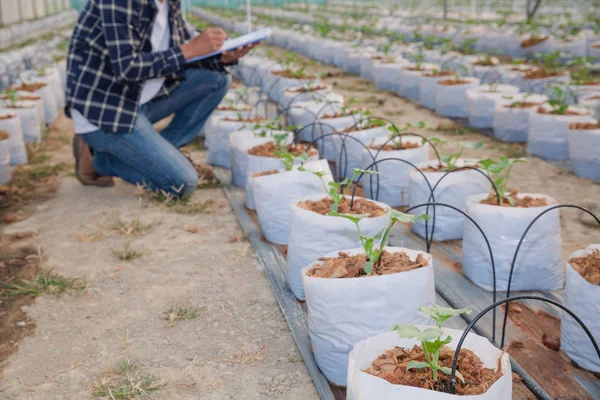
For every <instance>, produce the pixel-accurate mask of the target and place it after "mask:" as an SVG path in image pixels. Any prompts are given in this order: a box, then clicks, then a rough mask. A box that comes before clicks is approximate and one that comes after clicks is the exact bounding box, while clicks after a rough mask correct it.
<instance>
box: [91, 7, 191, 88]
mask: <svg viewBox="0 0 600 400" xmlns="http://www.w3.org/2000/svg"><path fill="white" fill-rule="evenodd" d="M138 6H139V4H137V1H136V0H125V1H123V0H99V1H98V7H99V10H100V19H101V22H102V29H103V31H104V40H105V43H106V47H107V50H108V56H109V58H110V62H111V65H112V67H113V70H114V72H115V75H116V77H117V79H119V80H121V81H124V82H140V81H142V82H143V81H146V80H148V79H154V78H162V77H166V76H167V75H170V74H172V73H174V72H177V71H178V70H180V69H182V68H183V67H184V66H185V58H184V57H183V53H182V52H181V48H180V47H173V48H170V49H169V50H166V51H161V52H156V53H152V52H144V51H142V41H141V38H140V36H139V33H138V29H137V28H136V27H137V26H139V24H140V21H139V16H138V14H137V11H136V10H135V8H138Z"/></svg>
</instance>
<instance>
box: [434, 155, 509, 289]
mask: <svg viewBox="0 0 600 400" xmlns="http://www.w3.org/2000/svg"><path fill="white" fill-rule="evenodd" d="M440 166H441V163H440ZM466 170H474V171H477V172H479V173H480V174H482V175H483V176H485V178H486V179H487V180H488V181H489V182H490V184H491V185H492V188H493V189H494V192H496V198H497V199H498V206H500V195H499V193H498V188H496V185H495V184H494V181H492V179H491V178H490V177H489V176H488V175H487V174H486V173H485V172H483V171H482V170H480V169H479V168H474V167H470V166H464V167H458V168H454V169H453V170H451V171H448V172H446V173H445V174H444V175H443V176H442V177H441V178H440V179H439V180H438V181H437V182H436V184H435V185H434V186H433V189H432V190H431V194H430V196H429V200H428V201H433V193H434V192H435V189H437V187H438V185H439V184H440V182H442V181H443V180H444V179H445V178H446V177H447V176H448V175H450V174H451V173H454V172H460V171H466ZM433 209H434V215H435V206H434V207H433ZM425 213H426V214H429V206H427V208H426V209H425ZM435 221H436V219H435V218H433V221H431V236H429V221H425V236H427V237H428V240H427V241H428V243H432V242H433V234H434V232H435ZM494 275H495V274H494ZM495 292H496V277H495V276H494V293H495ZM494 297H495V295H494Z"/></svg>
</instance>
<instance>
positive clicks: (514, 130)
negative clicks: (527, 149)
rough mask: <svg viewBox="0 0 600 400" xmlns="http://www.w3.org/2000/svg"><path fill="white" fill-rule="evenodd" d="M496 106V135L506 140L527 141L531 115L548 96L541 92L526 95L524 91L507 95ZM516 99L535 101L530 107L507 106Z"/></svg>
mask: <svg viewBox="0 0 600 400" xmlns="http://www.w3.org/2000/svg"><path fill="white" fill-rule="evenodd" d="M506 97H510V98H506V99H501V100H500V101H498V102H497V103H496V106H495V107H494V120H493V122H492V125H493V128H494V137H495V138H497V139H500V140H503V141H505V142H527V136H528V134H529V116H530V115H531V113H533V112H536V111H537V109H538V107H539V105H541V104H543V103H545V102H546V101H548V97H546V96H543V95H541V94H533V95H528V96H526V95H525V94H523V93H517V94H514V95H510V96H506ZM516 101H521V102H522V101H526V102H528V103H535V104H536V105H533V106H531V107H528V108H519V107H507V106H509V105H510V104H512V103H514V102H516Z"/></svg>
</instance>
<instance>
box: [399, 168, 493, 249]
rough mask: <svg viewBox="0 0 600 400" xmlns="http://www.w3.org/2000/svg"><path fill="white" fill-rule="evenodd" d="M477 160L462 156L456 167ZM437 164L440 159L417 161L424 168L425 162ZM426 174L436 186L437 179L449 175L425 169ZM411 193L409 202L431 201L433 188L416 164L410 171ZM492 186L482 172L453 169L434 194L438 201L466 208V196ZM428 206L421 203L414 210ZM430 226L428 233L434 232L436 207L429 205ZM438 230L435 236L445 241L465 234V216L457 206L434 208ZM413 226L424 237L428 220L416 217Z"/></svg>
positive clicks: (420, 212)
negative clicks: (462, 158) (464, 158)
mask: <svg viewBox="0 0 600 400" xmlns="http://www.w3.org/2000/svg"><path fill="white" fill-rule="evenodd" d="M470 164H477V161H476V160H459V161H458V162H457V163H456V166H457V167H462V166H464V165H470ZM436 165H438V161H437V160H431V161H427V162H424V163H421V164H417V167H420V168H423V167H426V166H436ZM424 174H425V177H426V178H427V180H428V181H429V183H430V184H431V188H433V187H434V186H435V185H436V183H437V182H438V181H439V180H440V179H441V178H442V177H443V176H444V175H446V172H424ZM409 180H410V183H409V196H410V205H411V206H416V205H418V204H424V203H432V202H433V201H432V200H430V198H429V196H430V194H431V191H430V190H429V186H428V185H427V182H426V181H425V179H424V178H423V176H422V175H421V174H420V173H419V172H418V171H416V170H415V169H414V168H411V169H410V172H409ZM491 189H492V185H491V184H490V182H489V181H488V180H487V179H486V177H485V176H483V175H482V174H481V173H479V172H477V171H472V170H468V169H467V170H461V171H457V172H451V173H449V174H448V176H446V177H445V178H444V180H443V181H442V182H441V183H440V184H439V185H438V187H437V188H436V189H435V192H434V196H435V202H436V203H444V204H448V205H451V206H454V207H456V208H458V209H459V210H462V211H466V210H467V198H468V197H469V196H471V195H474V194H478V193H482V192H488V191H489V190H491ZM426 210H427V207H426V206H424V207H419V208H417V209H415V210H414V211H411V213H413V214H424V213H425V212H426ZM428 214H429V216H430V217H431V220H429V221H428V222H429V230H428V231H427V232H428V235H431V228H432V226H433V224H432V222H433V207H432V206H430V207H429V212H428ZM435 218H436V219H435V230H434V233H433V240H436V241H444V240H456V239H461V238H462V236H463V225H464V222H465V216H464V215H462V214H461V213H459V212H458V211H456V210H453V209H451V208H448V207H442V206H438V207H436V208H435ZM412 230H413V232H415V233H416V234H417V235H419V236H421V237H423V238H424V237H425V221H417V222H416V223H414V224H412Z"/></svg>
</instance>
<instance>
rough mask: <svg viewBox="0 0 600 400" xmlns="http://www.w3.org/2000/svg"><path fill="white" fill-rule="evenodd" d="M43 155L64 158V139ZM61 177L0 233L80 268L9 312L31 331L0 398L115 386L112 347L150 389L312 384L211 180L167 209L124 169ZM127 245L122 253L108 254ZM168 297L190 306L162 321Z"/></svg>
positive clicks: (311, 393) (216, 391)
mask: <svg viewBox="0 0 600 400" xmlns="http://www.w3.org/2000/svg"><path fill="white" fill-rule="evenodd" d="M66 126H68V125H66ZM194 155H195V156H196V157H198V156H201V154H200V153H199V152H196V153H195V154H194ZM54 158H55V159H69V158H70V155H69V149H68V148H67V147H63V148H62V149H61V150H60V152H58V153H57V154H56V155H55V156H54ZM60 181H61V182H60V183H61V186H60V190H59V191H58V193H57V195H56V197H55V198H54V199H52V200H49V201H47V202H45V203H42V204H40V205H39V206H37V210H36V212H35V214H34V215H33V216H31V217H29V218H28V219H25V220H23V221H21V222H17V223H14V224H11V225H8V226H6V227H5V230H4V234H5V235H11V234H14V233H17V232H36V235H35V236H34V237H32V238H30V239H23V240H21V241H20V242H19V245H21V246H24V245H27V244H32V245H34V246H40V248H42V249H43V251H44V253H45V256H46V259H47V261H46V262H45V264H46V265H47V266H50V267H53V268H54V271H55V272H57V273H59V274H61V275H64V276H66V277H70V278H72V277H82V278H84V279H85V280H86V281H87V289H86V290H85V291H83V292H82V293H81V294H67V295H63V296H62V297H55V296H43V297H38V298H37V299H36V300H35V302H34V304H32V305H31V306H29V307H26V308H25V311H26V313H27V316H28V320H26V321H20V322H21V323H22V322H25V324H26V327H29V326H31V325H32V324H35V331H34V333H33V335H32V336H28V337H26V338H25V339H24V340H23V341H22V342H21V343H20V345H19V347H18V350H17V351H16V352H15V353H14V354H12V356H10V357H9V358H8V360H6V361H5V362H4V363H3V364H1V365H0V369H2V370H3V375H4V376H3V378H2V380H1V381H0V398H2V399H7V400H8V399H32V400H33V399H40V400H42V399H43V400H50V399H77V400H79V399H87V398H94V397H93V393H95V394H102V393H103V392H104V394H105V396H104V398H109V399H110V398H111V397H110V393H108V390H106V388H110V387H112V388H113V389H112V390H111V392H113V395H115V394H116V391H115V387H119V385H121V382H120V381H121V380H122V379H123V378H124V377H125V375H126V374H125V373H124V372H123V371H119V368H120V367H122V366H123V362H124V360H130V361H131V363H132V365H133V367H134V368H139V374H138V375H136V374H135V373H133V374H130V378H131V379H130V380H131V381H133V382H138V383H140V384H141V385H142V386H143V385H146V386H145V387H146V388H147V389H148V392H153V391H154V389H158V390H157V391H156V392H155V393H152V394H153V395H152V397H151V398H160V399H178V400H180V399H200V398H201V399H264V398H273V399H302V400H304V399H312V398H316V394H315V390H314V387H313V385H312V382H311V381H310V378H309V377H308V375H307V373H306V370H305V368H304V365H303V363H302V360H301V359H300V358H299V355H298V353H297V349H296V346H295V344H294V342H293V340H292V337H291V334H290V332H289V330H288V328H287V325H286V323H285V321H284V319H283V316H282V315H281V313H280V311H279V308H278V306H277V303H276V301H275V299H274V297H273V294H272V292H271V289H270V287H269V284H268V282H267V280H266V278H265V276H264V273H263V272H262V271H261V268H260V266H259V263H258V262H257V260H256V259H255V257H254V254H253V251H252V249H251V247H250V245H249V244H248V243H247V242H246V241H245V240H244V238H243V237H241V230H240V228H239V226H238V224H237V221H236V219H235V216H234V215H233V213H232V212H231V210H230V208H229V206H228V204H227V201H226V200H225V197H224V195H223V193H222V191H221V190H220V189H204V190H199V191H198V192H197V193H196V194H195V195H194V197H193V199H192V201H193V204H195V205H193V206H192V205H190V206H187V207H184V208H183V209H177V210H176V209H175V208H169V207H168V206H167V205H165V204H159V203H157V202H155V201H153V200H152V199H150V198H149V196H148V195H140V194H139V193H136V188H134V187H132V186H130V185H126V184H124V183H122V182H119V183H118V184H117V185H116V186H115V187H114V188H109V189H97V188H86V187H83V186H81V185H79V183H78V182H77V181H76V180H75V178H73V177H70V176H62V177H61V178H60ZM198 205H200V206H198ZM175 211H180V212H187V213H189V214H185V213H177V212H175ZM127 244H129V245H130V251H128V252H127V251H126V246H127ZM133 252H137V253H138V254H137V256H138V257H137V258H136V259H134V260H131V261H126V260H121V259H119V256H118V255H117V254H116V253H120V254H121V258H126V257H127V256H130V257H133V258H135V254H134V253H133ZM176 304H177V305H178V306H180V307H181V308H180V309H179V311H181V313H182V314H186V313H188V315H192V316H193V317H194V318H192V319H189V320H178V321H173V323H172V326H169V322H168V321H167V320H166V319H165V318H166V315H167V314H168V311H169V309H170V308H171V307H173V306H174V305H176ZM171 311H173V310H171ZM172 315H174V314H172ZM146 376H148V379H147V380H146ZM150 376H151V377H150ZM0 377H1V375H0ZM102 383H104V385H102ZM111 385H112V386H111ZM115 385H116V386H115ZM116 398H120V397H118V396H117V397H116Z"/></svg>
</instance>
